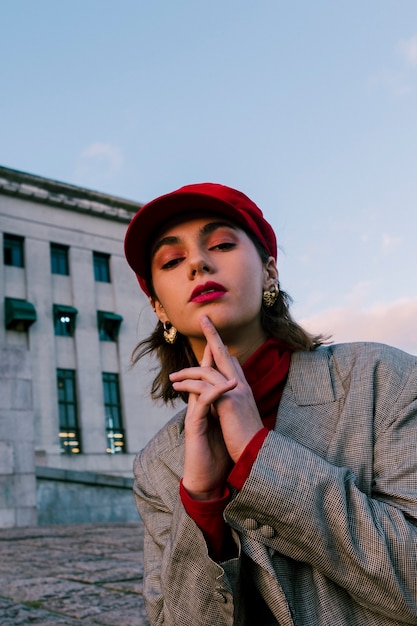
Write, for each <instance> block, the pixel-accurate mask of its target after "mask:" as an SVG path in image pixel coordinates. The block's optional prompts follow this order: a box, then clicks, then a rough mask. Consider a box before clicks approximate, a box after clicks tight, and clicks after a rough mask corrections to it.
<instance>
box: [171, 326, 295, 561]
mask: <svg viewBox="0 0 417 626" xmlns="http://www.w3.org/2000/svg"><path fill="white" fill-rule="evenodd" d="M290 360H291V352H290V351H289V350H288V348H287V347H286V346H285V345H284V344H282V343H281V342H279V341H277V340H275V339H272V338H270V339H268V340H267V341H266V342H265V343H264V344H263V345H262V346H261V347H260V348H259V349H258V350H257V351H256V352H254V354H252V356H251V357H249V359H248V360H247V361H246V362H245V363H244V365H243V372H244V374H245V377H246V380H247V381H248V383H249V385H250V387H251V389H252V393H253V395H254V398H255V402H256V406H257V407H258V410H259V413H260V415H261V418H262V422H263V424H264V427H263V428H261V429H260V430H259V431H258V432H257V433H256V435H255V436H254V437H253V438H252V439H251V441H250V442H249V443H248V445H247V446H246V448H245V449H244V451H243V452H242V454H241V455H240V457H239V459H238V460H237V462H236V464H235V466H234V467H233V469H232V471H231V472H230V474H229V476H228V478H227V483H228V485H230V486H231V487H233V488H234V489H241V488H242V487H243V485H244V483H245V481H246V479H247V478H248V476H249V474H250V471H251V469H252V465H253V463H254V462H255V459H256V457H257V455H258V453H259V450H260V449H261V447H262V444H263V442H264V440H265V438H266V436H267V435H268V432H269V431H270V430H272V429H273V428H274V426H275V421H276V416H277V412H278V405H279V402H280V400H281V396H282V391H283V389H284V386H285V382H286V380H287V375H288V370H289V367H290ZM180 497H181V501H182V503H183V506H184V508H185V510H186V511H187V513H188V515H189V516H190V517H191V518H192V519H193V520H194V521H195V523H196V524H197V526H198V527H199V528H200V529H201V531H202V532H203V534H204V537H205V539H206V542H207V545H208V548H209V552H210V554H211V555H212V557H213V558H214V559H215V560H221V558H222V554H224V551H225V541H226V540H227V537H226V533H225V531H226V523H225V521H224V519H223V511H224V509H225V508H226V505H227V504H228V502H229V499H230V490H229V488H228V486H227V485H225V488H224V493H223V496H222V497H221V498H218V499H217V500H209V501H200V500H194V499H193V498H192V497H191V496H190V495H189V494H188V492H187V491H186V489H185V488H184V487H183V484H182V481H181V482H180Z"/></svg>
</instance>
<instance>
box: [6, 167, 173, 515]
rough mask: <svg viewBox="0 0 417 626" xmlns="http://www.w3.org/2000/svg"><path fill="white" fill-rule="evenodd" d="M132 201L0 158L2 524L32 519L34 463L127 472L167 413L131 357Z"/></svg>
mask: <svg viewBox="0 0 417 626" xmlns="http://www.w3.org/2000/svg"><path fill="white" fill-rule="evenodd" d="M139 207H140V204H138V203H135V202H131V201H128V200H123V199H121V198H116V197H112V196H109V195H106V194H103V193H99V192H95V191H90V190H87V189H83V188H80V187H76V186H73V185H69V184H65V183H61V182H57V181H53V180H49V179H46V178H42V177H39V176H34V175H31V174H27V173H23V172H19V171H16V170H12V169H8V168H4V167H0V231H1V235H2V246H3V254H2V255H1V259H0V300H1V302H0V304H1V306H0V485H1V492H0V527H1V526H12V525H25V524H29V523H33V522H34V519H35V517H36V515H37V506H38V504H37V501H36V497H35V495H34V480H35V478H34V477H35V476H36V471H37V472H38V476H41V477H42V476H43V477H44V478H45V476H46V475H47V473H48V472H49V473H51V472H52V473H53V472H54V471H55V472H58V473H59V472H61V475H63V476H65V475H67V476H68V475H69V474H68V473H69V472H72V475H74V472H81V473H84V474H83V475H84V477H85V476H98V475H99V476H101V477H103V476H108V477H109V479H113V480H114V479H115V478H114V477H118V478H119V479H121V480H122V479H127V478H128V477H129V478H130V477H131V474H132V462H133V458H134V455H135V453H136V452H137V451H138V450H139V449H140V448H141V447H143V445H144V444H145V443H146V442H147V441H148V440H149V438H150V437H151V436H152V435H153V434H154V433H155V432H156V430H158V429H159V428H160V427H161V426H162V424H163V422H164V421H165V420H166V418H167V417H168V415H171V414H172V409H171V410H164V409H161V407H158V406H155V405H154V404H153V403H152V402H151V401H150V399H149V385H150V381H151V378H150V376H151V370H152V363H150V362H149V361H148V362H146V363H141V364H139V365H137V366H135V367H134V368H131V367H130V354H131V352H132V349H133V348H134V346H135V344H136V343H137V341H138V340H139V339H140V338H141V337H143V336H144V335H146V334H148V332H149V331H150V329H151V328H152V327H153V324H154V320H153V317H152V316H153V313H152V311H151V310H150V307H149V304H148V302H147V299H146V297H145V296H144V294H142V292H141V291H140V290H139V288H138V285H137V283H136V280H135V277H134V275H133V272H132V271H131V269H130V268H129V267H128V265H127V263H126V261H125V258H124V254H123V238H124V234H125V231H126V228H127V225H128V223H129V221H130V219H131V218H132V216H133V214H134V213H135V212H136V211H137V210H138V209H139ZM35 468H37V469H36V470H35ZM65 473H66V474H65ZM90 482H92V483H94V480H92V481H90ZM38 483H39V480H38Z"/></svg>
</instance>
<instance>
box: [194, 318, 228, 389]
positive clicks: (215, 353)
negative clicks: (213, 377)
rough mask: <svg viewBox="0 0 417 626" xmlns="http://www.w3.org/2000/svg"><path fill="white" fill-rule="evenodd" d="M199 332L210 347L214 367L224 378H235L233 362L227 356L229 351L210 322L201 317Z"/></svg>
mask: <svg viewBox="0 0 417 626" xmlns="http://www.w3.org/2000/svg"><path fill="white" fill-rule="evenodd" d="M200 324H201V330H202V331H203V333H204V336H205V338H206V340H207V345H208V346H209V347H210V350H211V353H212V358H213V362H214V365H215V366H216V368H217V369H218V370H219V371H220V372H221V373H222V374H223V375H224V376H225V377H226V378H232V377H234V376H236V367H235V360H234V359H233V358H232V357H231V355H230V354H229V351H228V349H227V347H226V346H225V344H224V343H223V341H222V339H221V337H220V335H219V333H218V332H217V330H216V327H215V326H214V324H212V322H211V320H210V319H209V318H208V317H207V316H206V315H203V316H202V317H201V318H200Z"/></svg>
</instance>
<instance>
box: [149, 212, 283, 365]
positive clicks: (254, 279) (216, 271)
mask: <svg viewBox="0 0 417 626" xmlns="http://www.w3.org/2000/svg"><path fill="white" fill-rule="evenodd" d="M151 274H152V283H153V288H154V292H155V294H156V297H155V300H154V305H155V311H156V314H157V315H158V318H159V319H160V320H161V321H162V322H165V321H169V322H171V324H173V325H174V326H175V327H176V328H177V329H178V330H179V331H180V332H181V333H182V334H183V335H185V336H187V337H188V338H189V340H190V343H191V347H192V348H193V350H194V353H195V354H196V356H197V358H198V355H199V354H200V353H201V350H202V349H203V348H204V344H205V339H204V336H203V334H202V331H201V328H200V323H199V319H200V317H201V316H202V315H207V316H208V317H209V318H210V319H211V321H212V322H213V324H214V325H215V326H216V328H217V330H218V331H219V333H220V335H221V337H222V339H223V341H224V342H225V343H226V344H227V345H228V346H229V350H231V352H233V351H235V352H242V349H243V350H244V351H247V350H250V351H253V350H252V349H256V348H257V347H258V346H259V345H261V344H262V343H263V341H264V340H265V333H264V331H263V329H262V326H261V321H260V310H261V305H262V291H263V290H264V289H268V288H269V287H270V286H271V285H272V284H273V283H276V282H277V276H278V272H277V269H276V264H275V260H274V259H273V258H272V257H270V259H269V261H268V262H267V263H266V264H263V263H262V261H261V258H260V256H259V254H258V252H257V250H256V248H255V246H254V244H253V242H252V241H251V239H250V238H249V237H248V235H247V234H246V233H245V232H244V231H243V230H241V229H240V228H238V227H237V226H235V225H234V224H233V223H232V222H230V221H228V220H223V219H222V218H221V217H219V216H209V217H204V218H195V219H191V220H189V221H186V222H181V223H176V224H175V223H174V224H171V225H170V226H168V227H167V229H166V230H164V231H161V233H160V235H159V236H158V237H157V238H156V240H155V243H154V246H153V251H152V258H151ZM234 347H235V348H236V350H233V348H234Z"/></svg>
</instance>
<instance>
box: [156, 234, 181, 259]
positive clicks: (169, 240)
mask: <svg viewBox="0 0 417 626" xmlns="http://www.w3.org/2000/svg"><path fill="white" fill-rule="evenodd" d="M180 241H181V239H180V238H179V237H175V236H174V235H169V236H167V237H162V239H159V240H158V241H157V242H156V243H155V244H154V246H153V247H152V251H151V256H154V255H155V254H156V253H157V252H158V250H159V249H160V248H162V246H174V245H175V244H177V243H180Z"/></svg>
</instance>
